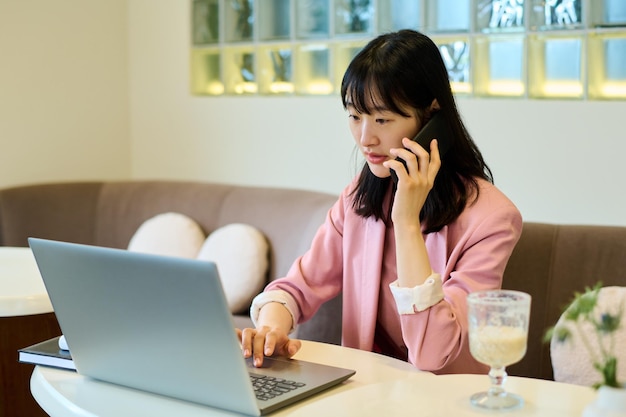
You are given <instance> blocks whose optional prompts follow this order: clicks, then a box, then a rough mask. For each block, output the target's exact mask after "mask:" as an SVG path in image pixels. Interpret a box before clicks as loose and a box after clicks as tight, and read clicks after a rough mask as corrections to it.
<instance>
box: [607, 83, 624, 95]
mask: <svg viewBox="0 0 626 417" xmlns="http://www.w3.org/2000/svg"><path fill="white" fill-rule="evenodd" d="M602 96H603V97H606V98H624V97H626V82H616V83H611V82H608V83H604V85H603V86H602Z"/></svg>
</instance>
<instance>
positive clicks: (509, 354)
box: [470, 326, 527, 367]
mask: <svg viewBox="0 0 626 417" xmlns="http://www.w3.org/2000/svg"><path fill="white" fill-rule="evenodd" d="M526 343H527V334H526V332H525V331H524V329H522V328H519V327H511V326H480V327H477V328H474V329H471V330H470V351H471V352H472V355H473V356H474V358H476V360H478V361H479V362H482V363H484V364H487V365H491V366H493V367H503V366H508V365H511V364H513V363H516V362H518V361H520V360H521V359H522V358H523V357H524V354H525V353H526Z"/></svg>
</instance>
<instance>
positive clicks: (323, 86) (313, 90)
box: [306, 81, 333, 95]
mask: <svg viewBox="0 0 626 417" xmlns="http://www.w3.org/2000/svg"><path fill="white" fill-rule="evenodd" d="M306 90H307V91H308V93H309V94H317V95H323V94H331V93H332V92H333V85H332V84H331V83H330V82H329V81H312V82H310V83H309V84H308V85H307V86H306Z"/></svg>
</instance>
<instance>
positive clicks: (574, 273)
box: [503, 222, 626, 379]
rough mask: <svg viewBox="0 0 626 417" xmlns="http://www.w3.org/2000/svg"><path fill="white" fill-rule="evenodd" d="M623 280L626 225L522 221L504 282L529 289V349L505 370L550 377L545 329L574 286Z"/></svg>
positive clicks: (625, 280) (580, 287) (578, 289)
mask: <svg viewBox="0 0 626 417" xmlns="http://www.w3.org/2000/svg"><path fill="white" fill-rule="evenodd" d="M598 281H601V282H602V283H603V285H605V286H609V285H617V286H626V227H620V226H590V225H589V226H585V225H555V224H543V223H529V222H526V223H524V229H523V231H522V236H521V238H520V241H519V243H518V244H517V246H516V247H515V249H514V251H513V254H512V255H511V259H510V260H509V263H508V265H507V268H506V271H505V272H504V282H503V287H504V288H508V289H515V290H520V291H524V292H527V293H530V294H531V295H532V306H531V321H530V329H529V337H528V351H527V353H526V356H525V357H524V359H523V360H522V361H521V362H519V363H518V364H515V365H512V366H511V367H509V368H508V369H507V372H508V373H509V374H510V375H522V376H529V377H535V378H544V379H552V378H553V374H552V363H551V361H550V345H549V344H548V343H544V342H543V335H544V334H545V331H546V330H547V329H548V328H549V327H551V326H553V325H555V324H556V322H557V320H558V319H559V317H560V315H561V313H562V312H563V309H564V307H565V306H567V305H568V304H569V302H570V301H571V300H572V298H573V296H574V293H575V292H579V293H580V292H583V291H584V290H585V287H593V286H594V285H595V284H596V282H598Z"/></svg>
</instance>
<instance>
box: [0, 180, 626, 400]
mask: <svg viewBox="0 0 626 417" xmlns="http://www.w3.org/2000/svg"><path fill="white" fill-rule="evenodd" d="M335 198H336V197H335V196H333V195H329V194H324V193H317V192H310V191H302V190H288V189H275V188H256V187H244V186H233V185H223V184H211V183H200V182H173V181H125V182H79V183H57V184H40V185H32V186H21V187H13V188H7V189H4V190H0V246H27V238H28V237H29V236H36V237H42V238H51V239H57V240H66V241H71V242H79V243H87V244H94V245H101V246H110V247H117V248H125V247H127V245H128V243H129V240H130V238H131V236H132V234H133V233H134V232H135V230H137V228H138V227H139V225H141V223H142V222H143V221H145V220H146V219H148V218H150V217H152V216H155V215H157V214H160V213H163V212H167V211H176V212H180V213H184V214H187V215H188V216H190V217H192V218H193V219H195V220H196V221H197V222H198V223H199V224H200V225H201V226H202V227H203V228H204V230H205V231H206V232H210V231H212V230H215V229H216V228H218V227H220V226H224V225H226V224H229V223H234V222H242V223H247V224H251V225H253V226H255V227H257V228H258V229H260V230H261V231H262V232H263V233H264V234H265V236H266V237H267V238H268V240H269V243H270V246H271V256H270V272H269V276H268V279H274V278H276V277H278V276H281V275H282V274H284V273H285V272H286V271H287V269H288V268H289V266H290V265H291V263H292V262H293V260H294V259H295V258H296V257H297V256H298V255H299V254H301V253H302V252H304V251H305V250H306V249H307V248H308V245H309V243H310V241H311V238H312V237H313V235H314V233H315V231H316V230H317V228H318V226H319V225H320V224H321V222H322V221H323V219H324V217H325V215H326V212H327V210H328V208H329V207H330V206H331V205H332V203H333V202H334V201H335ZM598 280H602V281H603V282H604V284H606V285H626V227H610V226H574V225H552V224H540V223H525V225H524V231H523V234H522V237H521V240H520V242H519V244H518V245H517V247H516V248H515V251H514V253H513V255H512V257H511V260H510V262H509V264H508V267H507V269H506V272H505V277H504V287H505V288H510V289H518V290H522V291H526V292H528V293H530V294H531V295H532V296H533V302H532V313H531V325H530V337H529V344H528V353H527V355H526V357H525V358H524V359H523V360H522V361H521V362H520V363H518V364H516V365H513V366H511V367H510V368H509V373H510V374H512V375H522V376H529V377H538V378H546V379H551V378H552V368H551V364H550V357H549V346H547V345H546V344H544V343H543V342H542V335H543V333H544V331H545V329H546V328H547V327H549V326H550V325H552V324H554V323H555V322H556V320H557V318H558V316H559V315H560V312H561V309H562V307H563V306H564V305H565V304H566V303H567V302H568V301H569V300H570V299H571V296H572V294H573V293H574V291H582V290H583V289H584V287H585V286H591V285H593V284H594V283H595V282H596V281H598ZM340 316H341V302H340V300H339V299H335V300H332V301H330V302H329V303H327V305H325V306H323V308H322V309H321V310H320V311H319V312H318V314H317V315H316V316H315V318H314V319H313V320H311V321H310V322H308V323H306V324H304V325H302V326H300V328H299V329H298V337H301V338H303V339H309V340H318V341H326V342H330V343H339V342H340V331H341V323H340ZM247 320H249V319H248V317H247V312H246V311H242V312H241V314H238V315H236V322H237V323H245V322H247ZM53 331H54V330H53ZM31 337H34V338H36V337H37V336H33V335H31ZM40 338H41V337H40ZM3 340H4V339H3ZM35 341H36V340H33V342H35ZM20 343H21V344H22V345H24V341H23V340H22V341H21V342H20ZM10 349H13V347H11V348H10ZM10 349H9V350H10ZM0 353H1V354H2V356H3V357H6V355H7V352H0ZM8 354H14V350H12V351H10V352H8ZM0 366H2V367H5V366H6V362H5V361H4V359H3V362H2V363H1V364H0ZM24 367H25V365H22V369H24ZM5 378H6V374H5V373H4V371H3V379H5ZM0 382H1V381H0ZM1 387H2V386H0V388H1ZM2 403H6V400H4V399H2V398H0V404H2Z"/></svg>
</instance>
